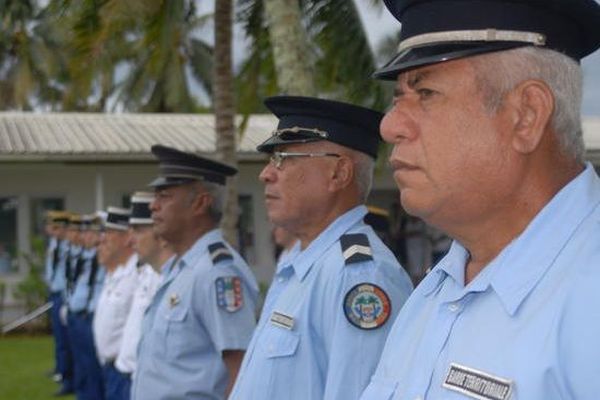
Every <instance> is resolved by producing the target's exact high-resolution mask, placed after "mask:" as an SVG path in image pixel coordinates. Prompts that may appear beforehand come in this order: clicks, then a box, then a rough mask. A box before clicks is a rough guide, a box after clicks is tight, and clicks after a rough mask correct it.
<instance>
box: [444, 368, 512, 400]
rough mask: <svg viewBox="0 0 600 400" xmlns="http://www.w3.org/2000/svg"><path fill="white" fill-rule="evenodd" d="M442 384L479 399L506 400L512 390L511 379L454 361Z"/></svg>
mask: <svg viewBox="0 0 600 400" xmlns="http://www.w3.org/2000/svg"><path fill="white" fill-rule="evenodd" d="M442 386H443V387H445V388H446V389H450V390H454V391H456V392H460V393H462V394H465V395H467V396H469V397H471V398H474V399H480V400H508V399H510V395H511V392H512V381H511V380H508V379H504V378H500V377H497V376H493V375H490V374H487V373H485V372H482V371H478V370H476V369H473V368H468V367H465V366H462V365H459V364H455V363H452V364H450V370H449V371H448V374H447V375H446V379H445V380H444V383H443V384H442Z"/></svg>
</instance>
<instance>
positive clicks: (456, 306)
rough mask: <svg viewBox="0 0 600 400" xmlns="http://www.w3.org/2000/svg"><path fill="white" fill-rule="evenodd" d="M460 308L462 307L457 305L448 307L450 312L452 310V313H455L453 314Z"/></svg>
mask: <svg viewBox="0 0 600 400" xmlns="http://www.w3.org/2000/svg"><path fill="white" fill-rule="evenodd" d="M459 308H460V307H459V306H458V304H456V303H452V304H450V305H449V306H448V310H450V312H453V313H454V312H457V311H458V309H459Z"/></svg>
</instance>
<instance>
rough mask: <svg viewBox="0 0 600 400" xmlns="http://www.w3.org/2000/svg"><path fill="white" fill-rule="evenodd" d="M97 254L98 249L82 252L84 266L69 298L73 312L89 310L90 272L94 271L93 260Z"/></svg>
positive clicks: (70, 308) (69, 304)
mask: <svg viewBox="0 0 600 400" xmlns="http://www.w3.org/2000/svg"><path fill="white" fill-rule="evenodd" d="M95 256H96V249H84V250H83V251H82V253H81V257H82V258H83V268H82V269H81V272H80V273H79V276H78V277H77V280H76V281H75V283H74V284H73V292H72V293H71V295H70V296H69V298H68V306H69V311H71V312H81V311H87V307H88V300H89V295H90V285H89V283H90V282H89V280H90V273H91V271H92V261H93V260H94V257H95Z"/></svg>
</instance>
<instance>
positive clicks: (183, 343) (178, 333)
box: [165, 307, 193, 359]
mask: <svg viewBox="0 0 600 400" xmlns="http://www.w3.org/2000/svg"><path fill="white" fill-rule="evenodd" d="M188 316H189V309H188V308H186V307H175V308H174V309H172V310H169V312H168V313H167V315H166V316H165V319H166V321H165V328H166V332H165V339H166V343H165V345H166V346H165V347H166V349H167V357H169V358H171V359H174V358H178V357H179V356H180V355H182V354H183V353H185V352H186V348H187V349H189V345H190V340H192V339H193V338H192V337H190V335H189V334H188V332H187V330H186V326H187V325H188Z"/></svg>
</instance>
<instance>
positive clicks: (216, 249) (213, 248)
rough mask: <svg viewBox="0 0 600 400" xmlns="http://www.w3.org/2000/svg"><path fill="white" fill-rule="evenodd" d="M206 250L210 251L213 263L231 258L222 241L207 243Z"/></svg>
mask: <svg viewBox="0 0 600 400" xmlns="http://www.w3.org/2000/svg"><path fill="white" fill-rule="evenodd" d="M208 251H209V252H210V258H212V262H213V264H217V263H220V262H221V261H225V260H233V256H232V255H231V252H230V251H229V249H228V248H227V246H225V243H223V242H217V243H213V244H209V245H208Z"/></svg>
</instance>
